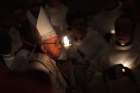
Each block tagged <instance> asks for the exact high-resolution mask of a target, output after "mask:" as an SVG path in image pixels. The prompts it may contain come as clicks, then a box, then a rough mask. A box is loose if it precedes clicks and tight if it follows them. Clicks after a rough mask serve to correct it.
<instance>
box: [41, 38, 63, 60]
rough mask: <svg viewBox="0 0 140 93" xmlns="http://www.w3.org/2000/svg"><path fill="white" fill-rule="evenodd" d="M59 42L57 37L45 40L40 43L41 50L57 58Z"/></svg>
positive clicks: (59, 47)
mask: <svg viewBox="0 0 140 93" xmlns="http://www.w3.org/2000/svg"><path fill="white" fill-rule="evenodd" d="M61 48H62V47H61V44H60V42H59V38H58V37H57V36H56V37H53V38H50V39H48V40H47V41H45V42H44V43H43V45H42V50H43V52H44V53H47V54H48V55H49V56H50V57H52V58H54V59H57V58H58V57H59V56H60V53H61Z"/></svg>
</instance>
